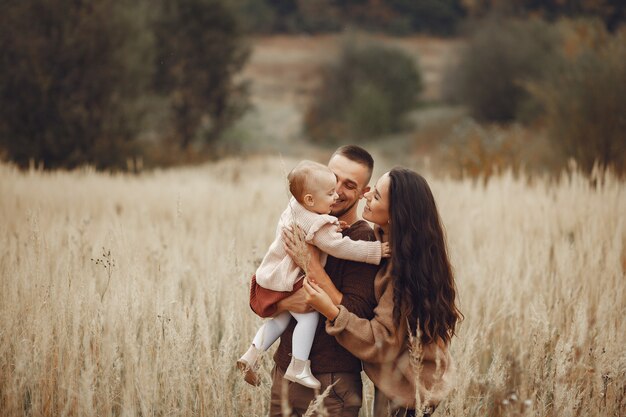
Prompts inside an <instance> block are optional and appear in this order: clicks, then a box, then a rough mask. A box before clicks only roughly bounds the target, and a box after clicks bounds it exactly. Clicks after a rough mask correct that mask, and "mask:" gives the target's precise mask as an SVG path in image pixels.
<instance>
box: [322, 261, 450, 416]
mask: <svg viewBox="0 0 626 417" xmlns="http://www.w3.org/2000/svg"><path fill="white" fill-rule="evenodd" d="M390 271H391V262H388V263H387V265H385V266H384V267H382V268H381V269H380V270H379V271H378V275H377V276H376V279H375V281H374V291H375V294H376V299H377V300H378V305H377V307H376V308H375V309H374V314H375V315H374V318H373V319H372V320H367V319H363V318H359V317H358V316H356V315H355V314H353V313H351V312H349V311H348V310H347V309H346V308H345V307H344V306H341V305H340V306H339V315H338V316H337V317H336V318H335V321H334V323H331V322H330V321H326V332H327V333H328V334H329V335H331V336H335V338H336V339H337V342H339V344H340V345H342V346H343V347H345V348H346V349H348V351H350V353H352V354H353V355H354V356H356V357H357V358H359V359H361V360H362V361H363V370H364V371H365V373H366V374H367V376H368V377H369V378H370V379H371V380H372V382H373V383H374V385H375V386H376V388H378V389H379V390H381V391H382V392H383V393H384V394H385V395H386V396H387V397H388V398H389V399H391V400H392V401H393V402H394V403H395V405H396V406H401V407H407V408H417V409H419V408H421V407H424V406H428V405H437V404H439V402H440V401H441V400H442V399H443V398H445V397H446V395H447V394H448V393H449V391H450V390H451V388H452V381H453V379H454V375H455V368H454V364H453V361H452V357H451V356H450V353H449V351H448V347H447V346H445V345H443V344H441V345H440V344H436V343H431V344H429V345H425V346H424V345H420V344H419V343H417V345H415V348H416V350H414V353H415V354H413V355H412V354H411V353H410V351H409V349H410V343H409V337H408V332H407V325H406V322H403V323H401V325H400V326H399V328H397V327H396V326H395V324H394V320H393V307H394V303H393V279H392V277H391V273H390ZM417 301H418V302H419V300H417ZM420 350H421V352H420ZM418 393H419V396H418V395H417V394H418ZM418 398H419V402H420V404H417V401H416V400H417V399H418Z"/></svg>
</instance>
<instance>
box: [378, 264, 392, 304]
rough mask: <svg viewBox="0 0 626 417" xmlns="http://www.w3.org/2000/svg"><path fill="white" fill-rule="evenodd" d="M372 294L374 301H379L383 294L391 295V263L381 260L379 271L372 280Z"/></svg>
mask: <svg viewBox="0 0 626 417" xmlns="http://www.w3.org/2000/svg"><path fill="white" fill-rule="evenodd" d="M374 292H375V294H376V299H377V300H379V302H380V300H381V299H382V297H383V296H384V294H385V293H391V294H392V295H393V279H392V276H391V261H389V260H383V262H382V263H381V266H380V269H379V270H378V273H377V274H376V278H375V279H374Z"/></svg>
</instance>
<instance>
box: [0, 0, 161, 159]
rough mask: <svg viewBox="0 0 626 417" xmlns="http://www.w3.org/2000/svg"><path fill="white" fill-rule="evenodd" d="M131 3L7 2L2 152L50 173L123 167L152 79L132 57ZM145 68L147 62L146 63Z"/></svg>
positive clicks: (2, 39)
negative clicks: (138, 101)
mask: <svg viewBox="0 0 626 417" xmlns="http://www.w3.org/2000/svg"><path fill="white" fill-rule="evenodd" d="M129 4H130V2H127V1H125V0H123V1H115V0H91V1H88V2H87V1H78V2H77V1H70V0H49V1H45V2H41V1H37V0H22V1H10V2H6V4H5V5H4V7H3V12H2V15H1V16H0V147H2V148H3V149H4V152H5V153H6V154H7V155H8V156H9V157H10V158H11V159H12V160H14V161H15V162H17V163H18V164H19V165H21V166H26V165H28V163H29V160H31V159H32V160H35V161H37V162H43V163H44V164H45V166H46V167H48V168H54V167H61V166H64V167H75V166H77V165H81V164H85V163H90V164H95V165H96V166H98V167H105V166H116V165H118V166H119V165H122V164H123V163H124V161H125V159H126V154H127V152H129V150H130V146H131V145H132V140H133V138H134V135H135V133H136V131H137V129H138V122H139V117H138V115H137V113H135V111H134V110H135V108H134V107H133V105H132V103H133V100H134V99H135V98H137V97H138V95H139V94H140V92H141V89H142V87H143V86H144V84H143V83H142V80H144V79H146V74H149V72H147V71H148V70H146V67H145V66H141V65H136V62H135V63H133V62H132V61H129V60H127V59H126V57H127V53H131V54H132V55H135V56H139V57H141V51H137V50H135V49H133V48H134V46H135V43H134V42H135V41H133V39H136V38H140V37H138V36H137V31H138V28H137V25H136V23H135V21H134V20H133V19H131V18H130V16H129V14H128V9H126V7H127V6H128V5H129ZM139 62H141V61H140V60H139Z"/></svg>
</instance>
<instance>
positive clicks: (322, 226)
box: [256, 197, 381, 291]
mask: <svg viewBox="0 0 626 417" xmlns="http://www.w3.org/2000/svg"><path fill="white" fill-rule="evenodd" d="M294 223H295V224H296V225H298V226H300V228H301V229H302V230H303V231H304V232H305V233H306V237H305V240H306V241H307V242H308V243H311V244H313V245H315V246H317V247H318V248H319V249H320V250H321V251H322V255H321V257H320V261H321V263H322V265H325V264H326V259H327V255H332V256H334V257H335V258H340V259H346V260H349V261H356V262H366V263H368V264H372V265H378V264H379V263H380V260H381V243H380V242H379V241H373V242H367V241H362V240H361V241H355V240H352V239H350V238H349V237H347V236H346V237H344V236H343V235H342V234H341V232H339V231H338V229H337V227H338V226H339V220H337V218H336V217H334V216H330V215H327V214H317V213H314V212H311V211H309V210H307V209H306V208H304V207H303V206H302V205H301V204H300V203H298V202H297V201H296V199H295V198H293V197H292V198H291V200H290V201H289V204H288V206H287V208H286V209H285V211H283V213H282V214H281V216H280V220H279V221H278V227H276V237H275V238H274V241H273V242H272V244H271V245H270V248H269V250H268V251H267V253H266V254H265V257H264V258H263V261H262V262H261V265H260V266H259V268H258V269H257V271H256V282H257V284H259V285H260V286H261V287H263V288H267V289H268V290H273V291H291V290H292V289H293V285H294V284H295V283H296V282H297V281H298V280H299V279H300V278H302V272H301V270H300V268H298V265H296V263H295V262H294V261H293V260H292V259H291V257H290V256H289V255H287V252H285V248H284V244H283V239H282V230H283V228H285V227H288V226H292V225H293V224H294Z"/></svg>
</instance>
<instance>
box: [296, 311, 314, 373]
mask: <svg viewBox="0 0 626 417" xmlns="http://www.w3.org/2000/svg"><path fill="white" fill-rule="evenodd" d="M291 315H292V316H293V317H294V318H295V319H296V320H298V324H296V328H295V329H294V330H293V339H292V342H291V343H292V347H291V353H292V354H293V357H294V358H296V359H300V360H303V361H306V360H308V359H309V354H310V353H311V346H312V345H313V338H314V337H315V330H317V322H318V321H319V314H318V313H317V311H313V312H311V313H303V314H300V313H293V312H292V313H291Z"/></svg>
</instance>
